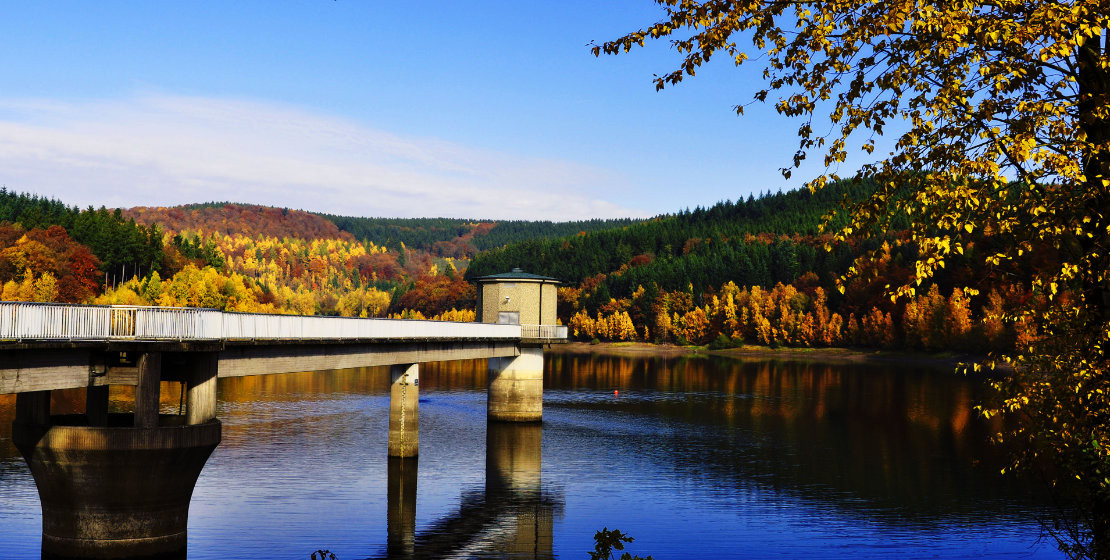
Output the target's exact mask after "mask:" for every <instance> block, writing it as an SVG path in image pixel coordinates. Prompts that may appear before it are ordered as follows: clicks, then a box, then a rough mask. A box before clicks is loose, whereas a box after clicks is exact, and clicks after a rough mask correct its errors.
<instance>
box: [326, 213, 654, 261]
mask: <svg viewBox="0 0 1110 560" xmlns="http://www.w3.org/2000/svg"><path fill="white" fill-rule="evenodd" d="M319 215H320V216H322V217H324V218H327V219H329V220H331V221H332V222H334V223H335V225H337V226H339V229H341V230H343V231H346V232H349V233H350V234H351V235H353V236H355V238H357V239H370V240H372V241H374V242H375V243H378V244H379V245H384V246H386V247H388V248H389V249H392V250H394V251H397V250H400V248H401V244H402V243H403V244H404V245H405V246H406V247H408V248H410V249H417V250H421V251H427V252H429V253H432V254H434V255H436V256H441V257H456V258H465V257H468V256H471V255H473V254H474V253H477V252H479V251H484V250H486V249H490V248H494V247H501V246H503V245H508V244H511V243H519V242H522V241H528V240H531V239H551V238H556V237H564V236H567V235H575V234H578V233H581V232H593V231H599V230H604V229H611V228H615V227H624V226H628V225H632V224H636V223H640V222H641V221H642V220H633V219H631V218H620V219H609V220H578V221H571V222H551V221H530V220H504V221H498V220H463V219H455V218H360V217H354V216H337V215H333V214H319Z"/></svg>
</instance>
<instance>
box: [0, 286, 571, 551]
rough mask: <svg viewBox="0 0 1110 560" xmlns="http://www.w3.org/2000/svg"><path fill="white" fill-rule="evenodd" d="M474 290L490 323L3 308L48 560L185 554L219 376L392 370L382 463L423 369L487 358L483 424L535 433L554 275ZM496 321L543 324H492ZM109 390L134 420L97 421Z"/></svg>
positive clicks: (8, 368)
mask: <svg viewBox="0 0 1110 560" xmlns="http://www.w3.org/2000/svg"><path fill="white" fill-rule="evenodd" d="M478 280H479V320H481V319H482V318H483V317H485V318H486V319H487V321H488V322H474V323H457V322H440V321H411V320H390V319H359V318H347V317H315V316H311V317H310V316H289V315H266V314H252V313H229V312H221V311H217V310H211V309H189V308H159V307H134V306H88V305H56V304H35V303H15V302H0V394H11V393H14V394H16V418H15V421H14V423H13V427H12V439H13V443H15V445H16V447H17V448H18V449H19V450H20V453H21V454H22V455H23V457H24V459H25V460H26V461H27V464H28V466H29V467H30V470H31V473H32V475H33V476H34V479H35V484H36V485H37V487H38V491H39V498H40V502H41V506H42V514H43V555H44V557H61V558H141V557H152V556H167V555H171V556H174V555H177V556H183V554H184V550H185V548H186V530H187V526H188V512H189V501H190V498H191V496H192V491H193V488H194V486H195V484H196V481H197V478H198V477H199V476H200V472H201V470H202V469H203V467H204V464H205V462H206V461H207V460H208V457H209V456H210V455H211V453H212V451H213V450H214V449H215V448H216V446H217V445H219V443H220V438H221V425H220V422H219V419H217V418H216V380H217V379H218V378H220V377H234V376H243V375H269V374H278V373H289V372H297V371H313V370H327V369H344V368H353V367H364V366H390V378H391V388H390V413H389V444H388V449H387V453H388V454H389V456H390V457H401V458H403V457H415V456H417V454H418V453H419V410H418V404H419V364H420V363H426V362H436V361H450V360H472V359H488V360H489V383H488V389H487V396H488V400H487V417H488V419H489V420H490V421H494V422H539V421H540V420H541V419H542V413H543V347H544V346H545V345H548V344H552V343H560V342H565V341H566V334H567V333H566V327H564V326H561V325H556V324H554V323H555V320H554V307H555V306H554V279H550V278H545V277H538V276H533V275H524V274H520V273H519V271H514V273H511V274H508V275H498V276H496V277H489V279H488V280H487V281H486V282H485V283H483V279H478ZM483 288H484V290H483ZM505 294H510V295H505ZM529 296H534V297H529ZM514 299H515V301H514ZM544 300H548V304H547V305H546V309H544V304H543V301H544ZM522 305H523V306H524V307H523V308H522V307H521V306H522ZM537 308H538V309H537ZM504 309H514V310H511V311H504ZM506 317H510V318H511V319H517V318H532V319H539V320H540V321H543V322H539V321H537V323H533V324H523V325H522V324H512V323H509V324H498V323H495V322H493V321H490V320H489V319H492V318H497V319H501V320H504V319H505V318H506ZM166 382H170V383H178V384H180V387H181V392H182V394H183V395H184V398H183V406H182V410H181V411H180V413H178V414H164V413H162V412H161V411H160V410H159V399H160V392H161V390H162V387H163V385H164V384H165V383H166ZM111 386H130V387H133V388H134V389H133V390H134V393H135V399H134V410H133V411H130V412H126V413H109V410H108V395H109V388H110V387H111ZM59 389H84V390H85V391H86V411H85V412H84V413H83V414H76V415H74V414H69V415H60V414H51V410H50V395H51V392H52V391H54V390H59Z"/></svg>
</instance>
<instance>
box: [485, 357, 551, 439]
mask: <svg viewBox="0 0 1110 560" xmlns="http://www.w3.org/2000/svg"><path fill="white" fill-rule="evenodd" d="M486 397H487V400H486V417H487V418H488V419H489V420H491V421H497V422H539V421H541V420H543V349H542V348H532V347H521V349H520V355H519V356H515V357H507V358H490V360H489V386H488V388H487V395H486Z"/></svg>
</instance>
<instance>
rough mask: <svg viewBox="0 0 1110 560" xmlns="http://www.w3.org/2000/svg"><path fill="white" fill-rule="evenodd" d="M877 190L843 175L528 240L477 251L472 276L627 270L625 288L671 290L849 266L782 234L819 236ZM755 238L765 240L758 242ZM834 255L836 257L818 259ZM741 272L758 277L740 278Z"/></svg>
mask: <svg viewBox="0 0 1110 560" xmlns="http://www.w3.org/2000/svg"><path fill="white" fill-rule="evenodd" d="M871 189H872V187H871V186H870V185H869V184H867V183H858V182H847V181H844V182H840V183H835V184H832V185H829V186H827V187H826V188H824V189H822V190H820V191H818V192H817V193H815V194H811V193H810V192H809V191H808V190H804V189H803V190H796V191H790V192H786V193H781V192H780V193H774V194H764V195H762V196H760V197H758V198H755V197H749V198H748V199H747V200H738V201H736V202H721V203H718V204H716V205H714V206H711V207H709V208H697V209H695V210H693V211H690V210H686V211H683V212H679V213H678V214H674V215H670V216H662V217H659V218H656V219H653V220H650V221H647V222H643V223H636V224H628V225H626V226H624V227H619V228H612V229H606V230H601V231H596V232H593V233H586V234H578V235H571V236H567V237H563V238H558V239H535V240H529V241H524V242H521V243H516V244H513V245H509V246H506V247H503V248H498V249H492V250H490V251H487V252H485V253H481V254H479V255H477V256H475V258H474V259H473V260H472V262H471V263H470V267H469V268H468V270H467V276H468V277H469V278H474V277H477V276H482V275H486V274H494V273H497V272H503V271H505V270H510V269H512V268H513V267H520V268H523V269H525V270H527V271H529V272H532V273H536V274H544V275H548V276H553V277H556V278H558V279H560V280H561V281H563V282H565V283H568V284H578V283H580V282H582V281H583V280H584V279H586V278H588V277H591V276H594V275H597V274H608V273H610V272H614V271H620V270H622V269H623V270H624V271H625V272H624V273H623V274H622V275H621V276H623V280H622V281H621V282H620V284H622V285H621V286H620V288H621V291H625V290H627V289H630V288H635V287H636V285H637V284H636V283H637V282H643V283H648V282H649V281H655V282H657V283H658V284H659V285H660V287H661V288H664V289H676V288H678V287H682V286H685V284H687V283H691V282H692V283H693V284H694V285H695V288H697V287H699V285H700V287H706V286H711V285H716V284H719V283H720V282H721V281H724V279H726V277H728V276H730V275H732V277H730V278H727V279H732V280H744V281H745V282H744V283H745V284H746V285H773V284H774V283H775V282H778V281H783V282H790V281H792V280H793V276H794V275H796V274H797V273H799V272H804V271H809V270H814V269H822V270H829V269H839V268H842V267H843V265H844V263H846V262H847V261H848V260H850V257H849V256H848V255H847V254H844V255H839V254H827V253H825V252H824V251H817V250H816V249H815V245H816V243H812V242H811V243H809V244H806V243H801V242H797V241H796V240H792V241H786V240H782V239H781V237H783V236H789V237H792V238H796V237H799V236H803V237H809V238H810V240H811V241H812V238H813V236H815V235H816V234H817V233H818V228H819V226H820V224H821V223H822V219H823V217H824V216H825V215H826V214H828V213H829V212H830V211H833V210H836V209H838V208H840V206H841V202H842V201H843V200H844V199H845V197H848V198H851V199H853V200H855V199H859V198H862V197H863V196H866V195H867V194H868V193H869V192H871ZM753 236H756V237H761V240H760V241H759V242H758V243H751V242H750V241H751V240H752V239H751V238H752V237H753ZM827 259H834V260H835V261H836V263H826V262H816V261H818V260H827ZM753 260H755V261H760V262H752V261H753ZM641 269H642V270H641ZM737 273H740V274H752V277H751V278H735V275H736V274H737ZM613 281H616V280H615V279H613ZM614 295H615V294H614Z"/></svg>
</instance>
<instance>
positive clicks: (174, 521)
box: [12, 353, 221, 558]
mask: <svg viewBox="0 0 1110 560" xmlns="http://www.w3.org/2000/svg"><path fill="white" fill-rule="evenodd" d="M214 357H215V355H214V354H207V355H206V354H198V355H197V356H194V357H193V360H192V361H193V362H195V363H196V364H201V365H200V366H197V367H194V372H193V373H196V374H197V375H196V376H195V377H197V378H198V379H207V378H210V379H211V383H210V384H209V385H207V386H205V387H206V388H211V395H210V396H208V395H205V396H203V397H198V398H197V399H190V412H191V413H193V415H192V416H178V415H161V414H159V413H158V394H159V383H160V381H161V378H162V371H161V355H160V354H159V353H146V354H142V355H141V356H139V358H138V360H137V363H136V366H137V367H136V370H137V371H136V373H137V381H136V387H135V413H134V414H109V413H108V386H107V385H102V386H92V387H89V388H88V399H87V401H86V402H87V405H86V411H85V413H84V414H71V415H51V414H50V391H38V392H32V393H20V394H19V395H18V396H17V398H16V409H17V410H16V419H15V422H14V423H13V425H12V441H13V443H15V445H16V447H17V448H18V449H19V451H20V453H21V454H22V455H23V458H24V459H25V460H26V461H27V465H28V467H29V468H30V470H31V475H32V476H33V477H34V479H35V485H36V486H37V487H38V492H39V501H40V503H41V505H42V554H43V557H44V558H147V557H158V558H173V557H180V558H184V556H185V549H186V530H187V528H188V519H189V501H190V499H191V498H192V495H193V488H194V486H196V482H197V477H199V476H200V472H201V469H202V468H204V464H205V462H206V461H207V460H208V457H209V456H210V455H211V454H212V451H213V450H214V449H215V448H216V446H217V445H219V443H220V437H221V426H220V422H219V421H218V420H216V419H215V389H214V385H215V373H216V371H215V367H214V366H215V360H214ZM203 384H204V381H203V380H202V381H199V382H198V383H197V384H196V385H197V386H198V387H200V386H202V385H203ZM190 387H191V386H190ZM190 396H192V392H191V393H190ZM194 400H195V401H196V403H195V404H194V402H193V401H194ZM202 401H203V402H204V403H206V404H203V405H202V404H201V402H202ZM208 401H211V404H210V405H209V404H207V402H208ZM187 420H192V421H191V422H189V421H187Z"/></svg>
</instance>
